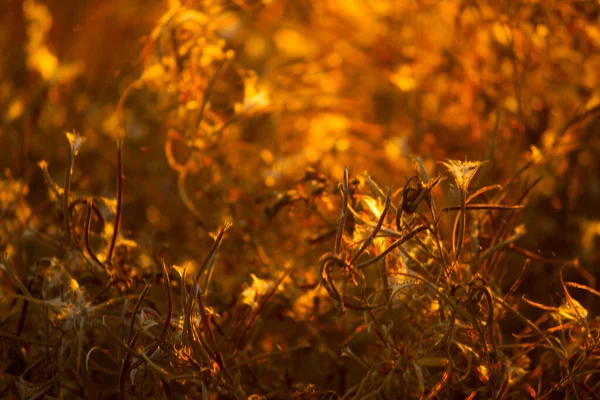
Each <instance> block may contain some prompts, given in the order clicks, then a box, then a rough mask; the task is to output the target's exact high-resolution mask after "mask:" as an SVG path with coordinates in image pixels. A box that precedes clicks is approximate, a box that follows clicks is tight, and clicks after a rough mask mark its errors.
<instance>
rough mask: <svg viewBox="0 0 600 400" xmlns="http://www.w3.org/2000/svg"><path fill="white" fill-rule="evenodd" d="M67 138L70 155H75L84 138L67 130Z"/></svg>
mask: <svg viewBox="0 0 600 400" xmlns="http://www.w3.org/2000/svg"><path fill="white" fill-rule="evenodd" d="M67 140H68V141H69V147H70V148H71V157H73V158H74V157H75V156H76V155H77V153H78V152H79V150H80V149H81V146H83V144H84V143H85V140H86V139H85V138H84V137H82V136H79V135H78V134H77V133H71V132H67Z"/></svg>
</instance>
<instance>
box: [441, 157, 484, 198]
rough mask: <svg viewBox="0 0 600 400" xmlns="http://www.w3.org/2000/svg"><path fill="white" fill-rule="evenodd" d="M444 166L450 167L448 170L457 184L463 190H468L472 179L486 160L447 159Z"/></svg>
mask: <svg viewBox="0 0 600 400" xmlns="http://www.w3.org/2000/svg"><path fill="white" fill-rule="evenodd" d="M446 161H447V162H443V163H442V164H444V166H445V167H446V168H448V172H450V175H452V177H453V178H454V182H456V186H458V188H459V189H460V190H461V191H462V192H467V189H468V187H469V184H470V183H471V180H472V179H473V177H474V176H475V174H476V173H477V171H478V170H479V168H480V167H481V166H482V165H483V164H484V163H485V162H486V161H458V160H446Z"/></svg>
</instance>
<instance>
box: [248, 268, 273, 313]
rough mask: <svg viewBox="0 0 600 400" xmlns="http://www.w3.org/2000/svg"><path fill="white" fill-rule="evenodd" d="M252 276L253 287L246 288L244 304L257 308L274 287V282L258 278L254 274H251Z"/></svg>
mask: <svg viewBox="0 0 600 400" xmlns="http://www.w3.org/2000/svg"><path fill="white" fill-rule="evenodd" d="M250 276H251V277H252V285H251V286H249V287H246V288H245V289H244V291H243V292H242V303H244V304H246V305H249V306H250V307H252V308H257V307H258V306H259V304H260V299H261V298H262V297H263V296H264V295H265V294H266V293H267V292H268V291H269V289H271V288H272V287H273V282H272V281H266V280H263V279H260V278H257V277H256V275H254V274H250Z"/></svg>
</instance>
